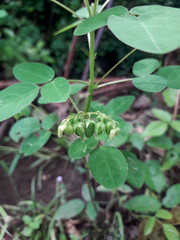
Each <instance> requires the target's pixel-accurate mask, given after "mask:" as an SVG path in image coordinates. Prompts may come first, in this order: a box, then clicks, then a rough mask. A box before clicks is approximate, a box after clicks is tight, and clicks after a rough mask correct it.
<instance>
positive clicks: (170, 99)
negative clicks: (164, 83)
mask: <svg viewBox="0 0 180 240" xmlns="http://www.w3.org/2000/svg"><path fill="white" fill-rule="evenodd" d="M162 95H163V98H164V101H165V103H166V104H167V105H168V107H173V106H174V105H175V103H176V96H177V90H176V89H172V88H166V89H165V90H164V91H163V93H162Z"/></svg>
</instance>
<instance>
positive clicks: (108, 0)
mask: <svg viewBox="0 0 180 240" xmlns="http://www.w3.org/2000/svg"><path fill="white" fill-rule="evenodd" d="M110 1H111V0H107V1H106V2H105V3H104V4H103V5H102V7H101V8H100V10H99V12H98V13H100V12H102V10H103V9H104V8H105V7H106V5H107V4H108V3H109V2H110Z"/></svg>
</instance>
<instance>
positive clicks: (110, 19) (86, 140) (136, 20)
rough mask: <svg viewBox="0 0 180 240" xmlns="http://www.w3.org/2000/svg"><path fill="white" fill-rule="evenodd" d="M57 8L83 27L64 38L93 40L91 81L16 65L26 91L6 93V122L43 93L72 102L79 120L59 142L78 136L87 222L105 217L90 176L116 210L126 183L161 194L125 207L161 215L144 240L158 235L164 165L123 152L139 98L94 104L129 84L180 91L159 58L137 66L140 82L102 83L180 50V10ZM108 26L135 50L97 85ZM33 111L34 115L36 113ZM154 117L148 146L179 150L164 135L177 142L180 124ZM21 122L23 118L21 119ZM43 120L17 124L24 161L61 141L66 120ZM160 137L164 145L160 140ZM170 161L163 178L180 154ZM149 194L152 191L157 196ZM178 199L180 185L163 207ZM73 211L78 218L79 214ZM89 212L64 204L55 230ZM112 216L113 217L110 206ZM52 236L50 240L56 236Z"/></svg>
mask: <svg viewBox="0 0 180 240" xmlns="http://www.w3.org/2000/svg"><path fill="white" fill-rule="evenodd" d="M52 2H55V3H56V4H58V5H59V6H61V7H62V8H64V9H66V10H67V11H69V12H70V13H71V14H72V15H73V16H74V17H76V18H78V21H75V23H73V24H71V25H70V26H68V27H66V29H63V30H62V32H63V31H65V30H68V29H70V28H73V27H75V26H77V28H76V30H75V31H74V35H76V36H81V35H86V34H87V35H88V43H89V58H90V75H89V81H87V82H86V81H82V80H72V79H71V80H67V79H65V78H63V77H56V78H55V79H54V71H53V69H52V68H50V67H49V66H46V65H44V64H41V63H22V64H19V65H16V66H15V67H14V69H13V74H14V76H15V78H16V79H17V80H19V81H20V83H17V84H14V85H12V86H10V87H8V88H7V89H5V90H3V91H1V92H0V112H1V115H0V121H3V120H5V119H8V118H10V117H12V116H14V115H16V114H19V113H20V112H21V111H22V110H24V109H25V108H27V106H29V105H30V104H31V103H32V102H33V101H34V100H35V99H36V98H37V97H38V96H39V95H38V94H39V93H40V95H41V96H40V97H39V98H38V103H39V104H48V103H60V102H66V101H67V100H68V99H69V100H70V101H71V102H72V105H73V106H74V109H75V111H76V112H77V113H76V114H75V113H70V115H69V116H68V117H67V118H66V119H64V120H63V121H62V122H61V123H60V125H59V128H58V136H59V137H60V138H61V137H62V136H63V134H65V136H67V137H68V138H70V136H71V135H72V134H74V133H75V135H76V139H75V140H74V141H73V142H72V143H71V144H70V146H69V149H68V154H69V156H70V158H71V159H74V160H75V159H83V163H84V167H85V169H86V174H87V185H86V187H85V188H86V189H87V188H88V191H89V198H88V202H89V204H88V205H87V208H86V211H87V214H88V216H89V217H90V219H94V218H95V217H96V215H97V213H98V211H100V207H99V205H98V203H97V202H96V201H95V199H94V197H93V189H92V186H91V181H90V174H89V172H91V173H92V176H93V177H94V179H95V180H96V181H97V182H98V183H99V184H101V185H102V186H103V187H105V188H107V189H113V194H112V201H111V203H114V197H116V196H119V195H118V193H117V192H118V189H119V188H120V187H121V186H124V185H123V184H124V183H125V182H127V183H128V184H130V185H131V186H133V187H135V188H141V187H142V185H143V183H144V182H145V183H146V185H147V186H148V188H149V189H150V190H152V191H154V192H155V193H154V194H155V196H151V193H149V194H146V195H145V196H137V197H134V198H132V199H130V200H128V201H126V203H125V204H123V206H124V207H125V208H126V209H129V210H135V211H138V212H147V213H149V212H150V213H151V212H153V213H155V214H156V215H155V216H154V215H153V216H152V217H150V216H149V215H148V216H147V217H148V221H147V225H146V230H145V234H149V233H151V230H152V229H153V224H154V222H155V221H159V220H158V217H159V216H160V213H159V212H158V211H160V210H159V209H160V207H161V202H160V201H159V200H158V197H159V196H158V194H160V193H161V192H162V191H164V189H165V188H167V184H166V181H165V178H164V175H163V172H162V170H161V164H160V163H159V162H156V161H153V160H150V161H147V162H145V163H142V162H141V161H140V160H139V159H138V158H137V157H136V155H135V154H134V153H132V152H131V151H129V149H126V150H123V151H120V150H119V149H118V147H120V146H121V145H122V144H124V143H127V142H128V137H129V134H130V133H131V132H132V128H133V127H132V126H131V124H129V123H127V122H125V121H124V120H123V119H122V118H120V117H119V116H120V115H121V114H123V113H124V112H126V111H127V110H128V109H129V108H130V106H131V105H132V103H133V101H134V99H135V98H134V96H124V97H117V98H115V99H112V100H111V101H109V102H108V103H107V104H106V105H104V104H99V103H97V102H92V98H93V93H94V91H96V89H99V88H103V87H105V86H108V85H112V84H121V83H122V82H125V81H132V83H133V85H134V86H135V87H136V88H137V89H140V90H142V91H145V92H150V93H156V92H160V91H161V90H163V89H164V88H165V87H169V88H172V89H179V88H180V84H179V79H178V73H179V71H180V67H179V66H169V67H162V68H160V63H159V62H158V61H157V60H156V59H153V58H146V59H143V60H141V61H138V62H136V63H135V64H134V65H133V74H134V75H135V77H133V78H127V79H124V80H117V81H114V82H108V83H105V84H101V81H102V80H103V79H104V78H105V77H106V76H107V75H108V74H109V73H111V72H112V70H114V69H115V68H116V67H117V66H119V64H121V63H122V62H123V61H124V60H125V59H127V58H128V57H129V56H130V55H131V54H133V53H134V52H135V51H136V50H137V49H138V50H140V51H144V52H148V53H152V54H165V53H168V52H170V51H172V50H175V49H176V48H178V47H179V45H180V43H179V42H180V31H179V30H180V26H179V24H178V21H179V20H180V10H179V9H176V8H170V7H163V6H155V5H152V6H140V7H135V8H132V9H131V10H130V11H128V10H127V9H126V8H124V7H122V6H116V7H113V8H111V9H109V10H106V11H105V10H104V7H105V6H106V5H107V3H108V2H109V1H105V2H104V4H103V5H102V6H99V5H98V3H99V1H98V0H95V1H94V2H93V3H92V4H91V5H90V4H89V1H88V0H85V1H84V3H85V5H86V8H85V9H83V10H82V11H81V12H74V11H73V10H71V9H70V8H68V7H67V6H65V5H64V4H62V3H60V2H57V1H56V0H52ZM78 13H79V14H78ZM102 26H108V28H109V29H110V31H111V32H112V33H113V34H114V35H115V36H116V37H117V38H118V39H119V40H120V41H122V42H123V43H125V44H127V45H128V46H130V47H132V48H133V49H132V50H131V51H130V52H129V53H128V54H127V55H125V56H124V57H123V58H122V59H121V60H119V61H118V63H117V64H116V65H115V66H113V67H112V68H111V69H110V70H109V71H108V72H107V73H106V74H104V76H102V77H101V79H100V80H99V81H98V82H95V71H94V70H95V51H94V39H95V30H97V29H99V28H100V27H102ZM157 33H158V34H157ZM157 70H158V71H157ZM155 71H157V72H155ZM154 72H155V73H154ZM71 82H75V84H73V85H70V83H71ZM38 84H39V85H40V86H39V85H38ZM84 87H88V90H87V93H88V94H87V100H86V105H85V106H84V108H82V109H81V111H80V110H79V106H77V105H76V103H75V99H74V98H73V95H74V94H75V93H77V92H78V91H80V90H81V89H82V88H84ZM165 91H166V90H165ZM32 106H33V107H34V105H32ZM153 114H154V115H155V116H156V117H157V118H159V119H160V121H154V122H152V123H150V125H148V126H147V127H146V129H145V131H144V133H143V135H142V137H147V136H150V137H153V138H152V139H151V140H148V142H147V145H149V146H153V144H154V145H156V144H158V143H160V144H162V142H163V146H165V144H167V145H168V147H167V150H171V149H173V150H174V147H172V144H171V140H170V139H167V137H166V136H163V134H164V133H165V132H166V130H167V129H168V126H170V127H171V128H172V130H171V135H173V134H174V135H175V134H176V133H177V132H179V131H180V127H179V123H180V121H179V120H174V121H172V116H171V114H170V113H169V112H166V111H164V110H161V109H157V108H155V109H153ZM16 116H17V115H16ZM21 116H22V115H21V114H20V115H19V117H21ZM40 120H41V123H40V121H39V120H38V119H36V118H32V117H29V116H28V117H26V118H22V119H20V120H19V121H18V122H16V123H15V124H14V125H13V127H12V128H11V130H10V136H11V138H12V139H13V140H14V141H16V142H18V141H19V139H20V137H23V138H24V140H23V142H22V143H21V146H20V153H21V154H24V155H25V156H29V155H31V154H34V153H36V152H37V151H38V150H40V149H41V148H42V147H43V146H44V145H45V144H46V143H47V142H48V140H49V139H50V137H51V135H52V134H56V135H57V133H56V132H57V131H56V126H55V124H56V123H57V122H58V121H59V120H58V119H57V117H56V116H55V115H54V114H51V115H47V114H46V113H45V114H44V113H43V116H42V118H41V119H40ZM135 137H136V136H135ZM157 137H161V138H159V139H158V138H157ZM131 141H132V139H131ZM169 144H170V147H169ZM102 145H103V146H102ZM177 148H178V147H177ZM176 153H177V152H176ZM171 154H172V152H170V153H169V152H168V153H167V158H166V160H165V162H164V163H163V165H162V169H163V170H168V169H169V168H171V167H172V166H173V165H174V164H175V163H176V162H177V161H178V159H179V153H177V154H175V157H174V158H175V160H174V158H173V160H172V158H171V160H169V158H170V157H169V155H170V156H171ZM88 155H89V156H88ZM87 160H88V161H87ZM172 162H173V163H172ZM154 179H157V182H154ZM149 189H148V191H150V190H149ZM174 189H175V190H174ZM84 191H86V190H84ZM171 191H172V192H173V194H175V197H174V199H175V202H173V203H169V201H170V200H171V199H169V192H171ZM179 194H180V193H179V184H176V185H173V186H171V187H170V188H169V189H168V190H167V195H166V197H165V198H163V199H162V203H163V205H164V206H165V207H166V208H171V207H175V206H177V204H179V203H180V202H179V198H178V196H179ZM125 200H126V199H124V200H123V199H121V201H120V202H121V203H122V202H124V201H125ZM170 202H171V201H170ZM74 208H75V211H76V210H77V212H75V214H72V213H73V209H74ZM67 209H72V211H70V212H69V214H67ZM83 209H84V203H83V201H82V200H80V199H74V200H70V201H68V202H66V203H64V204H62V205H61V206H60V208H59V209H58V210H57V212H56V213H55V214H54V216H52V219H51V222H50V224H49V229H52V226H53V225H54V223H55V222H56V221H60V222H61V220H62V219H66V218H71V217H74V216H76V215H77V214H78V213H79V212H82V210H83ZM106 211H107V212H108V211H109V207H108V206H107V208H106ZM161 212H162V211H161ZM115 217H117V218H118V221H119V224H120V225H121V227H122V222H121V220H120V216H119V215H118V214H116V215H115ZM26 218H27V217H26ZM28 219H29V220H28V221H24V222H25V223H26V224H27V225H28V228H29V226H30V225H33V226H34V221H35V218H31V219H30V218H29V217H28ZM38 219H39V218H38ZM26 220H27V219H26ZM35 222H36V221H35ZM38 224H41V222H40V223H39V222H38ZM38 226H39V225H38ZM60 226H61V223H60ZM162 226H163V229H164V233H165V235H166V237H167V239H171V238H170V237H169V232H171V231H174V234H175V235H174V236H175V238H174V239H178V238H177V232H176V230H175V229H174V227H173V226H169V225H168V224H164V223H163V225H162ZM149 228H150V230H149ZM29 229H31V230H30V231H31V232H32V231H34V228H32V227H30V228H29ZM147 229H148V230H147ZM169 229H170V230H169ZM61 230H62V229H61ZM62 232H63V230H62ZM175 232H176V233H175ZM48 234H49V235H48V236H49V237H50V233H48ZM121 235H122V234H121ZM121 239H123V236H121Z"/></svg>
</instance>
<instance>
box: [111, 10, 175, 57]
mask: <svg viewBox="0 0 180 240" xmlns="http://www.w3.org/2000/svg"><path fill="white" fill-rule="evenodd" d="M148 7H149V6H148ZM161 8H162V9H160V8H159V9H160V11H157V12H156V13H154V12H153V11H151V8H149V10H148V9H147V11H146V14H142V15H140V16H132V15H129V16H125V17H117V16H113V15H112V16H110V17H109V19H108V27H109V29H110V30H111V31H112V33H113V34H114V35H115V36H116V37H117V38H118V39H119V40H120V41H122V42H124V43H125V44H127V45H129V46H131V47H133V48H136V49H139V50H142V51H144V52H149V53H156V54H164V53H168V52H170V51H172V50H175V49H176V48H178V47H179V46H180V25H179V24H178V23H179V21H180V10H179V9H175V10H174V8H168V11H166V14H165V13H164V12H163V9H164V7H161ZM148 11H149V12H148ZM157 23H158V24H157ZM157 33H158V34H157Z"/></svg>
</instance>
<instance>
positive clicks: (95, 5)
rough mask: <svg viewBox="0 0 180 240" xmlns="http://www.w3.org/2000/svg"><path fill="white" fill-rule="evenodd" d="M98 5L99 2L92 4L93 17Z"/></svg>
mask: <svg viewBox="0 0 180 240" xmlns="http://www.w3.org/2000/svg"><path fill="white" fill-rule="evenodd" d="M98 3H99V0H95V3H94V11H93V16H95V15H96V10H97V6H98Z"/></svg>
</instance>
